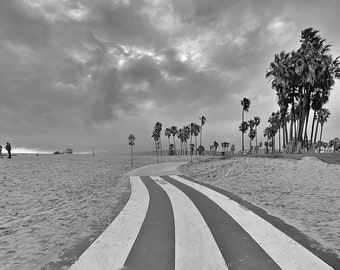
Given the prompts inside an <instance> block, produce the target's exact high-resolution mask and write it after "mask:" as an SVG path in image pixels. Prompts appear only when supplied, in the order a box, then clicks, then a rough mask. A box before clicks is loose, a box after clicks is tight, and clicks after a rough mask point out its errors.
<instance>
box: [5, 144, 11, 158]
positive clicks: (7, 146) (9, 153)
mask: <svg viewBox="0 0 340 270" xmlns="http://www.w3.org/2000/svg"><path fill="white" fill-rule="evenodd" d="M6 150H7V152H8V158H12V154H11V151H12V146H11V144H10V143H9V142H7V143H6Z"/></svg>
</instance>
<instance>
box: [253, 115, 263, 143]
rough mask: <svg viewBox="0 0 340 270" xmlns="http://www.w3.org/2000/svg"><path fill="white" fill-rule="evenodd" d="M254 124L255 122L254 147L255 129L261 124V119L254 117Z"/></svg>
mask: <svg viewBox="0 0 340 270" xmlns="http://www.w3.org/2000/svg"><path fill="white" fill-rule="evenodd" d="M254 122H255V131H256V136H255V141H256V146H257V127H258V126H259V125H260V123H261V118H260V117H258V116H254Z"/></svg>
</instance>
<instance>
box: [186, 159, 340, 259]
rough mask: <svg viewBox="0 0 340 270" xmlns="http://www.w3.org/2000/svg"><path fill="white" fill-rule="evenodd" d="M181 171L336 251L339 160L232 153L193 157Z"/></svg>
mask: <svg viewBox="0 0 340 270" xmlns="http://www.w3.org/2000/svg"><path fill="white" fill-rule="evenodd" d="M180 171H182V172H183V173H185V174H187V175H190V176H192V177H194V178H195V179H196V180H199V181H202V182H205V183H209V184H212V185H215V186H217V187H220V188H223V189H226V190H228V191H230V192H233V193H234V194H236V195H239V196H240V197H241V198H243V199H245V200H247V201H249V202H251V203H253V204H255V205H257V206H260V207H261V208H263V209H265V210H266V211H267V212H268V213H270V214H272V215H274V216H277V217H280V218H281V219H282V220H284V221H285V222H286V223H288V224H290V225H293V226H295V227H296V228H298V229H299V230H300V231H302V232H304V233H305V234H306V235H308V236H310V237H312V238H314V239H315V240H317V241H318V242H319V243H321V245H323V246H324V248H325V249H331V250H333V251H335V252H336V253H337V255H338V256H339V257H340V165H337V164H328V163H325V162H322V161H320V160H319V159H317V158H315V157H304V158H302V159H301V160H288V159H273V158H256V157H234V158H230V159H224V160H221V159H216V158H215V159H211V160H209V161H201V162H195V163H194V164H192V165H184V166H182V167H181V168H180Z"/></svg>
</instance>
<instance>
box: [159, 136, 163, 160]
mask: <svg viewBox="0 0 340 270" xmlns="http://www.w3.org/2000/svg"><path fill="white" fill-rule="evenodd" d="M159 145H160V147H161V156H162V155H163V149H162V140H161V137H160V136H159Z"/></svg>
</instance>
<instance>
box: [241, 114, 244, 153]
mask: <svg viewBox="0 0 340 270" xmlns="http://www.w3.org/2000/svg"><path fill="white" fill-rule="evenodd" d="M243 122H244V110H242V123H241V125H242V124H243ZM242 151H244V132H242Z"/></svg>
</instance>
